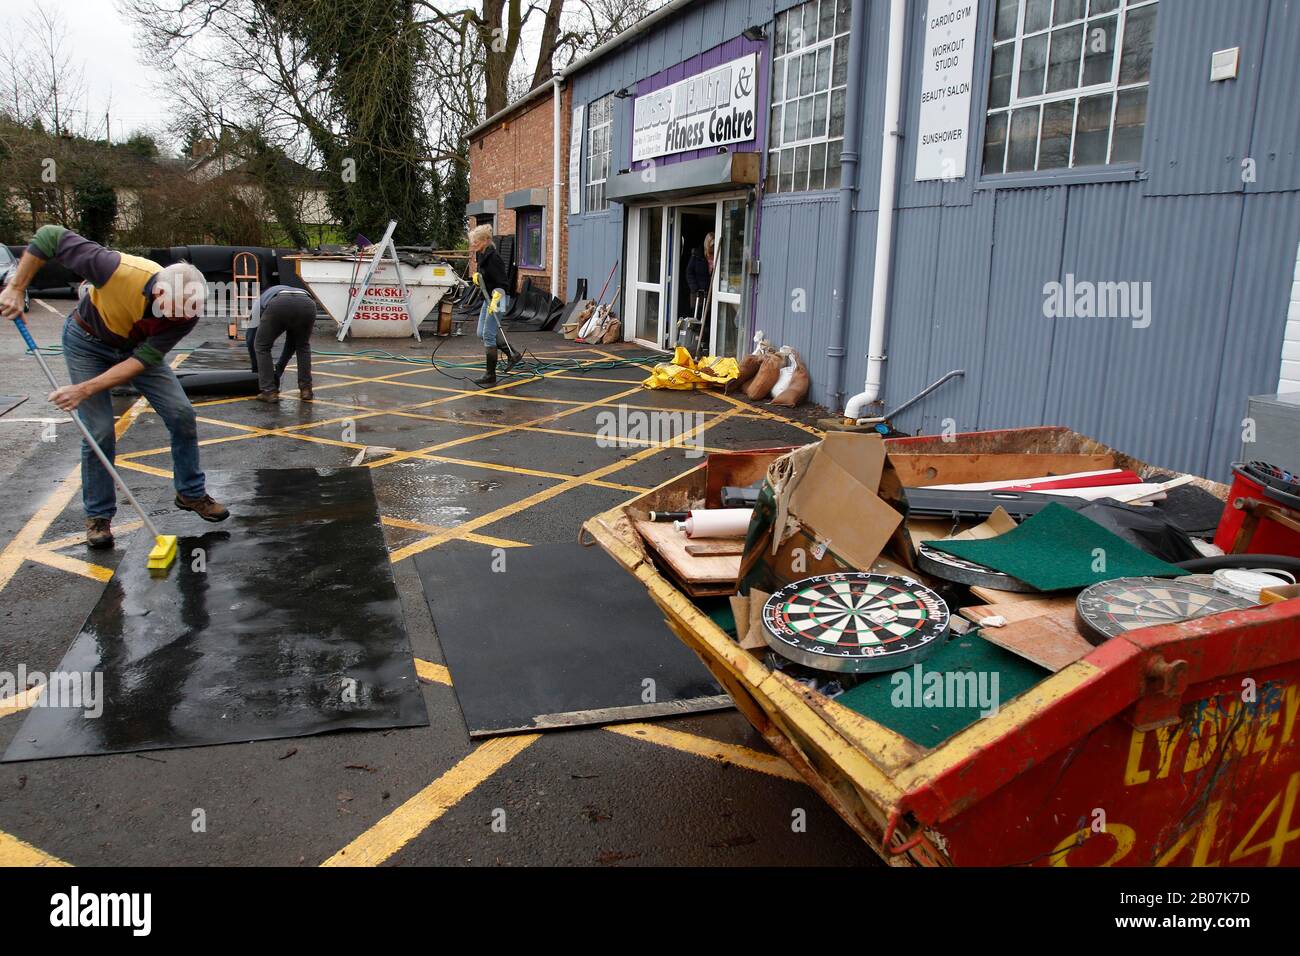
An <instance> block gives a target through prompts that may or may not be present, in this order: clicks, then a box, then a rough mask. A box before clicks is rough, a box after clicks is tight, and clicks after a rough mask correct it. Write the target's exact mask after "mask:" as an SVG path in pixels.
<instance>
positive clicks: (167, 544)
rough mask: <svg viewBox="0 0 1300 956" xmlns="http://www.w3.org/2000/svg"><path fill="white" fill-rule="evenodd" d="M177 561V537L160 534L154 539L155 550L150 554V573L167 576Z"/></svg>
mask: <svg viewBox="0 0 1300 956" xmlns="http://www.w3.org/2000/svg"><path fill="white" fill-rule="evenodd" d="M175 560H176V535H174V534H160V535H158V537H156V538H155V539H154V544H153V550H152V551H150V552H149V572H150V573H151V574H157V573H161V574H166V573H167V569H168V568H170V567H171V566H172V562H173V561H175Z"/></svg>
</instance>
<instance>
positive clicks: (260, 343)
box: [252, 285, 316, 404]
mask: <svg viewBox="0 0 1300 956" xmlns="http://www.w3.org/2000/svg"><path fill="white" fill-rule="evenodd" d="M252 320H253V322H255V323H256V325H257V335H256V337H255V339H254V349H255V351H256V352H257V400H258V401H259V402H266V403H267V404H272V403H275V402H278V401H279V400H280V375H281V373H283V372H284V366H285V365H286V364H288V363H287V362H286V361H285V357H284V354H281V356H280V364H279V365H276V364H275V362H274V360H273V359H272V358H271V346H273V345H274V344H275V340H276V339H278V338H279V337H280V336H281V335H283V336H284V337H285V343H284V348H285V353H287V352H288V351H289V349H290V348H292V349H293V350H294V352H295V353H296V355H297V356H298V398H299V399H301V400H302V401H304V402H310V401H311V400H312V391H311V330H312V326H313V325H314V324H315V322H316V300H315V299H313V298H312V297H311V293H309V292H306V291H304V290H303V289H295V288H294V287H293V286H289V285H273V286H271V288H269V289H267V290H266V291H265V292H263V293H262V295H261V296H260V297H259V298H258V300H257V303H256V304H255V305H254V306H253V316H252Z"/></svg>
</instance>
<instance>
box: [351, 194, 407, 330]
mask: <svg viewBox="0 0 1300 956" xmlns="http://www.w3.org/2000/svg"><path fill="white" fill-rule="evenodd" d="M396 228H397V220H396V219H390V220H389V221H388V228H387V229H385V230H384V238H382V239H380V240H379V242H378V243H376V244H375V245H374V246H372V247H371V248H373V249H374V250H375V253H374V255H373V256H371V257H370V261H369V262H368V263H367V264H366V271H365V273H364V274H363V275H362V277H361V282H360V283H359V284H358V285H356V286H354V287H353V288H351V289H349V290H348V311H347V315H346V317H345V318H344V319H343V324H342V325H341V326H339V334H338V340H339V341H340V342H342V341H343V339H344V338H345V337H346V336H347V334H348V329H349V328H351V327H352V320H353V319H354V318H356V315H357V311H358V310H359V309H360V308H361V306H362V305H364V304H365V303H366V301H367V297H366V293H367V291H368V290H369V288H370V280H371V278H372V277H373V276H374V274H375V272H376V271H377V270H378V269H379V266H380V264H381V263H388V264H391V265H392V267H393V274H394V275H395V276H396V277H397V286H398V288H399V289H401V290H402V295H401V298H400V299H399V301H400V302H401V304H402V307H403V308H404V309H405V310H406V320H407V321H408V322H410V323H411V334H412V335H413V336H415V341H417V342H418V341H420V324H419V323H418V322H417V321H416V320H415V315H414V314H413V313H412V312H411V290H410V289H408V288H407V287H406V280H405V279H403V278H402V264H401V263H400V262H399V261H398V259H397V247H396V246H394V245H393V230H395V229H396ZM372 301H373V300H372ZM384 301H385V303H387V304H391V303H390V302H389V300H384Z"/></svg>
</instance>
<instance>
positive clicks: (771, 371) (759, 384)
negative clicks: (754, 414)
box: [745, 352, 785, 402]
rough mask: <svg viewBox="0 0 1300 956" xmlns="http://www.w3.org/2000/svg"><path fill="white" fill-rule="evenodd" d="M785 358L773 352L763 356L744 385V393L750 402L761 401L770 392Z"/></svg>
mask: <svg viewBox="0 0 1300 956" xmlns="http://www.w3.org/2000/svg"><path fill="white" fill-rule="evenodd" d="M784 364H785V360H784V359H783V358H782V357H781V356H780V355H778V354H776V353H775V352H773V353H772V354H771V355H765V356H763V361H762V364H760V365H759V367H758V371H757V372H755V373H754V377H753V378H751V379H750V380H749V384H748V385H746V386H745V395H746V397H747V398H749V400H750V401H752V402H758V401H762V400H763V399H765V398H767V397H768V396H769V395H771V394H772V386H773V385H775V384H776V380H777V379H778V378H780V377H781V367H782V366H783V365H784Z"/></svg>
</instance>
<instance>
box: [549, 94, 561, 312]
mask: <svg viewBox="0 0 1300 956" xmlns="http://www.w3.org/2000/svg"><path fill="white" fill-rule="evenodd" d="M561 89H562V87H561V85H560V78H559V77H558V76H553V77H551V295H552V296H553V297H554V298H557V299H558V298H559V297H560V220H561V219H562V218H563V216H562V215H561V212H560V210H561V204H562V197H561V196H560V189H561V188H562V183H561V182H560V135H561V133H560V113H561V110H560V90H561Z"/></svg>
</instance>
